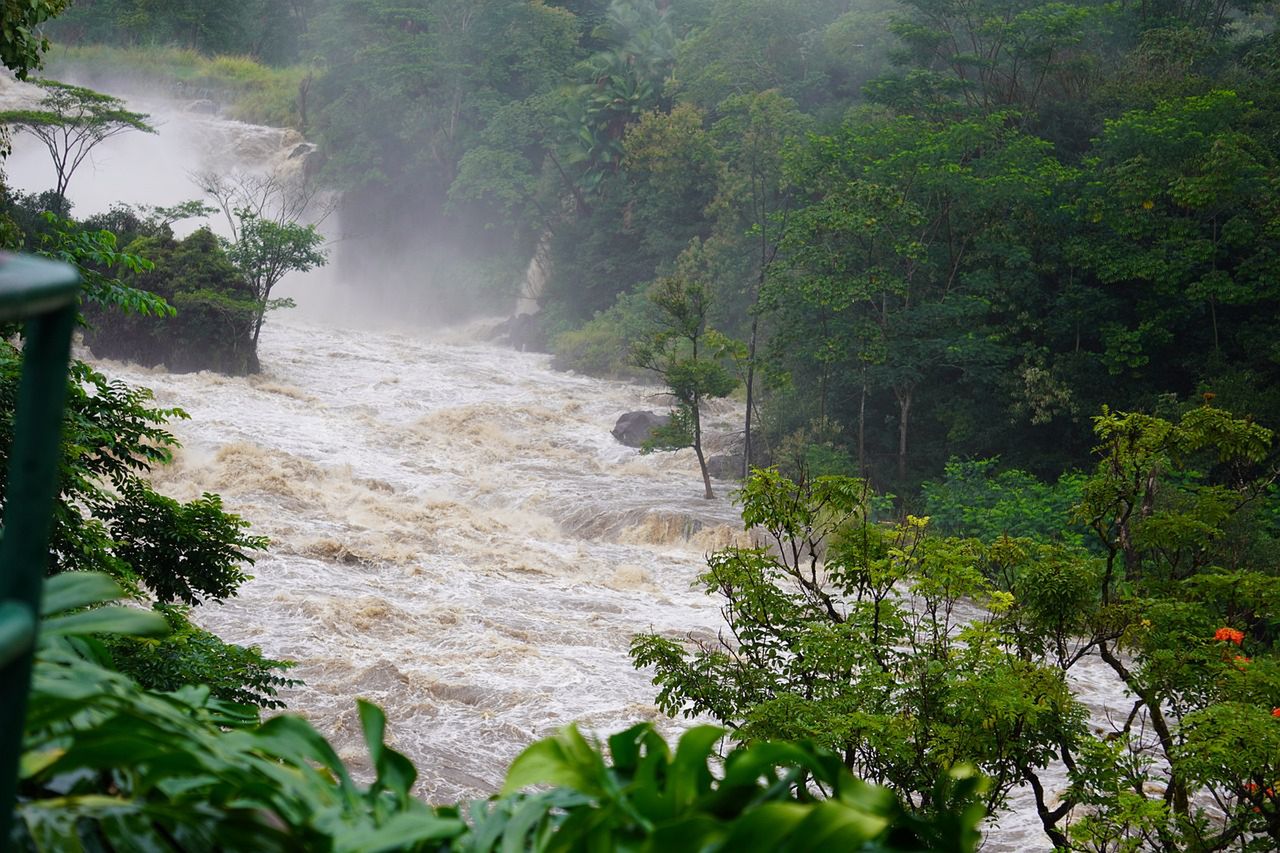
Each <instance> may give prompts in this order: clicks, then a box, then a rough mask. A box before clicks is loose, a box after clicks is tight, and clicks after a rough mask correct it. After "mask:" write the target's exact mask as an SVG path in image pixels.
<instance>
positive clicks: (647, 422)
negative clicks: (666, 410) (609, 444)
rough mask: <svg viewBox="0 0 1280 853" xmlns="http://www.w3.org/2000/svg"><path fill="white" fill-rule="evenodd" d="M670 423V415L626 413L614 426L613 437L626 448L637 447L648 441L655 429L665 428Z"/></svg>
mask: <svg viewBox="0 0 1280 853" xmlns="http://www.w3.org/2000/svg"><path fill="white" fill-rule="evenodd" d="M670 422H671V416H670V415H659V414H657V413H656V412H627V413H626V414H625V415H623V416H622V417H620V418H618V422H617V423H616V424H614V426H613V430H612V432H613V437H614V438H616V439H617V440H618V441H620V442H622V443H623V444H625V445H626V446H627V447H639V446H640V445H642V444H644V443H645V442H646V441H648V440H649V436H650V435H652V434H653V431H654V430H655V429H657V428H658V427H660V426H666V425H667V424H668V423H670Z"/></svg>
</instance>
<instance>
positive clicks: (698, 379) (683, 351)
mask: <svg viewBox="0 0 1280 853" xmlns="http://www.w3.org/2000/svg"><path fill="white" fill-rule="evenodd" d="M650 298H651V299H652V300H653V303H654V305H655V307H656V308H657V329H656V330H654V331H653V332H651V333H650V334H649V335H648V336H647V337H646V338H645V339H643V340H641V341H640V342H638V343H636V344H635V345H634V346H633V347H632V350H631V359H632V363H634V364H635V365H636V366H638V367H643V368H645V369H646V370H652V371H654V372H655V373H657V374H658V375H659V376H661V377H662V381H663V383H664V384H665V385H666V386H667V388H668V389H669V390H670V392H671V396H672V397H673V398H675V404H676V405H675V409H674V410H673V411H672V413H671V421H670V423H668V424H667V425H666V426H664V427H660V428H659V429H657V430H656V431H655V432H654V435H653V438H652V439H651V440H650V442H649V443H647V444H646V447H645V449H646V450H680V449H682V448H686V447H692V448H693V452H694V453H695V454H696V455H697V457H698V468H699V469H700V470H701V471H702V483H703V486H704V487H705V489H706V491H705V494H704V497H706V499H707V500H711V499H712V498H714V497H715V493H714V492H713V491H712V490H711V475H710V474H709V473H708V471H707V459H706V456H705V454H704V453H703V450H702V401H703V400H705V399H708V398H711V397H723V396H725V395H727V394H729V393H731V392H732V391H733V389H734V387H735V385H736V384H737V383H736V382H735V381H734V379H733V377H732V376H730V375H729V373H728V371H726V370H725V368H724V367H723V366H722V365H721V363H720V361H719V359H720V357H722V355H723V353H724V351H725V349H726V346H727V341H726V340H725V339H724V338H723V336H721V335H719V334H718V333H716V332H715V331H714V330H712V329H710V328H708V327H707V312H708V309H709V307H710V299H711V297H710V293H709V292H708V290H707V286H706V284H705V283H703V282H701V281H697V280H694V279H692V278H690V277H689V276H688V275H687V274H684V273H677V274H675V275H673V276H668V277H667V278H662V279H659V280H658V281H657V282H655V283H654V285H653V287H652V289H651V290H650Z"/></svg>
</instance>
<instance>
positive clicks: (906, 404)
mask: <svg viewBox="0 0 1280 853" xmlns="http://www.w3.org/2000/svg"><path fill="white" fill-rule="evenodd" d="M896 396H897V398H898V487H899V488H901V487H902V483H904V482H906V479H907V423H908V419H909V418H910V417H911V391H910V390H904V391H899V392H898V393H897V395H896Z"/></svg>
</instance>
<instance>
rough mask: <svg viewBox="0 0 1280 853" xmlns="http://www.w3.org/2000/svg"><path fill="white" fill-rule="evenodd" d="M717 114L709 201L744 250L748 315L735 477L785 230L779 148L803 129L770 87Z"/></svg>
mask: <svg viewBox="0 0 1280 853" xmlns="http://www.w3.org/2000/svg"><path fill="white" fill-rule="evenodd" d="M719 111H720V113H721V115H722V118H721V119H720V120H719V121H717V122H716V124H715V126H714V127H713V128H712V134H713V136H714V137H715V138H716V140H717V142H718V143H719V146H720V149H721V151H722V152H723V154H724V157H725V168H724V169H723V177H722V180H721V186H720V191H719V194H718V195H717V198H716V200H715V202H714V203H713V208H714V209H715V210H716V211H717V212H718V214H719V218H720V220H721V221H720V228H721V229H722V230H727V231H728V232H729V238H728V239H729V240H731V241H732V242H733V243H734V244H735V247H736V246H738V245H741V251H742V252H743V253H744V254H749V255H750V257H751V263H750V265H749V272H748V277H749V279H748V280H749V281H750V284H748V285H747V286H746V288H745V290H746V298H745V303H746V312H747V314H748V315H749V316H750V317H751V331H750V334H749V336H748V339H747V360H746V368H747V369H746V378H745V382H746V386H747V404H746V416H745V419H744V423H743V432H742V435H743V442H742V476H743V478H744V479H745V478H746V477H747V476H748V475H749V474H750V472H751V465H752V461H753V459H754V454H753V450H754V448H753V441H752V439H753V436H752V420H753V418H754V417H755V414H756V412H755V408H756V398H755V391H756V388H755V386H756V370H757V352H758V349H759V343H760V338H761V336H760V313H761V312H760V296H761V292H762V291H763V289H764V284H765V281H766V279H767V278H768V276H769V270H770V267H771V266H772V265H773V261H774V258H776V257H777V254H778V250H779V248H780V246H781V241H782V235H783V234H784V233H785V232H786V229H787V223H788V214H789V213H790V210H791V204H792V196H793V189H794V188H793V187H792V185H791V182H790V181H789V180H788V179H787V176H786V174H785V172H784V170H783V157H784V152H785V151H786V149H787V148H788V146H789V145H790V144H791V143H792V142H793V141H794V140H795V139H796V138H797V137H799V136H800V135H801V134H803V133H804V131H805V129H806V127H807V124H808V122H807V121H806V118H805V116H804V115H802V114H801V113H800V112H799V110H798V109H797V108H796V104H795V102H794V101H792V100H790V99H789V98H784V97H783V96H782V95H781V94H779V93H778V92H777V91H776V90H769V91H765V92H759V93H755V94H751V95H738V96H734V97H731V98H728V99H726V100H725V101H724V102H722V103H721V104H720V107H719Z"/></svg>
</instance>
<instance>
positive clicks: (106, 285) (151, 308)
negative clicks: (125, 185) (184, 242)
mask: <svg viewBox="0 0 1280 853" xmlns="http://www.w3.org/2000/svg"><path fill="white" fill-rule="evenodd" d="M43 218H44V220H45V222H46V223H47V229H46V231H45V233H43V234H42V235H41V236H40V244H39V248H38V249H37V252H38V253H39V254H41V255H44V256H45V257H47V258H52V259H54V260H56V261H63V262H65V263H69V264H73V265H74V266H75V267H76V268H77V269H78V270H79V271H80V281H81V295H80V298H81V302H82V304H85V303H87V305H86V306H85V307H86V310H90V311H92V310H93V309H94V308H95V307H96V308H98V309H102V310H111V311H119V312H123V313H125V314H133V315H140V316H142V317H171V316H173V314H174V313H175V312H174V309H173V307H172V306H171V305H169V304H168V303H167V302H165V300H164V298H163V297H161V296H158V295H156V294H155V293H153V292H151V291H150V290H144V289H141V288H137V287H132V286H130V285H128V284H125V283H123V282H122V281H121V280H120V277H121V276H128V275H129V274H134V275H136V274H139V273H146V272H150V271H151V270H152V269H154V266H155V265H154V263H153V262H152V261H151V260H150V259H149V258H146V257H143V256H142V255H139V254H135V253H133V252H129V251H120V250H119V249H118V248H117V241H116V235H115V234H113V233H111V232H110V231H107V230H105V229H100V230H94V229H89V228H84V227H82V226H80V225H78V224H76V223H75V222H74V221H72V220H70V219H64V218H63V217H61V216H58V215H57V214H56V213H52V212H46V213H44V214H43Z"/></svg>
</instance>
